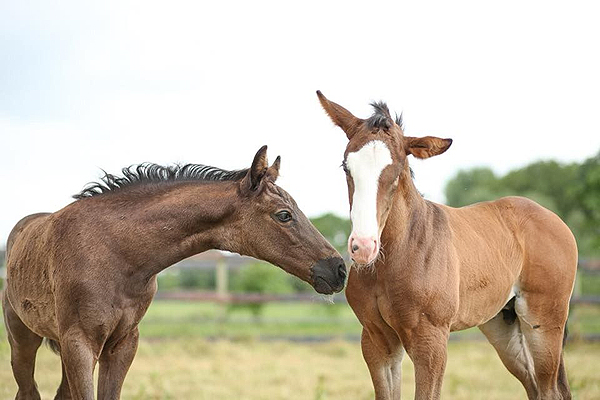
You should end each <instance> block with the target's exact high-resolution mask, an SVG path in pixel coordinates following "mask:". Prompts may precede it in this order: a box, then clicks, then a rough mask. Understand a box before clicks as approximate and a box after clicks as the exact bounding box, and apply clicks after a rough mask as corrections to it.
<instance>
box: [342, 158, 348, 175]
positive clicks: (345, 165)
mask: <svg viewBox="0 0 600 400" xmlns="http://www.w3.org/2000/svg"><path fill="white" fill-rule="evenodd" d="M342 169H343V170H344V172H345V173H346V174H350V170H349V169H348V164H346V160H344V161H343V162H342Z"/></svg>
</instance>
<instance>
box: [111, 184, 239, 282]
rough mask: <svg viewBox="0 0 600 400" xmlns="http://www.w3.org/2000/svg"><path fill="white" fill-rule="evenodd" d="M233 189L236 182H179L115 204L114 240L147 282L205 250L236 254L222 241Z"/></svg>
mask: <svg viewBox="0 0 600 400" xmlns="http://www.w3.org/2000/svg"><path fill="white" fill-rule="evenodd" d="M237 188H238V185H237V183H235V182H203V183H198V182H182V183H180V184H175V185H171V186H170V187H167V188H165V189H164V190H158V191H156V192H154V193H150V194H149V195H148V196H146V197H145V198H143V199H138V200H136V201H126V200H125V201H123V200H118V199H116V198H115V204H113V206H111V207H110V209H111V213H113V214H114V217H115V218H114V225H113V227H112V230H113V232H112V236H113V237H116V238H117V239H118V241H119V242H120V246H119V251H120V252H121V253H122V255H123V256H124V257H125V258H126V259H127V260H128V262H129V264H131V265H133V266H136V267H137V268H141V269H144V270H145V271H144V275H148V276H152V275H154V274H157V273H158V272H160V271H161V270H163V269H165V268H167V267H169V266H170V265H173V264H174V263H176V262H178V261H181V260H182V259H184V258H187V257H190V256H192V255H194V254H198V253H201V252H203V251H206V250H209V249H224V250H225V249H226V250H232V251H235V249H230V248H228V243H227V239H226V238H227V237H228V236H230V235H228V226H230V225H231V220H232V219H233V218H232V216H233V215H234V214H235V210H236V209H237V207H236V206H237V202H238V200H239V194H238V190H237ZM107 199H108V197H107ZM125 214H127V215H125ZM229 230H231V229H229Z"/></svg>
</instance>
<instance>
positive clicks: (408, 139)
mask: <svg viewBox="0 0 600 400" xmlns="http://www.w3.org/2000/svg"><path fill="white" fill-rule="evenodd" d="M404 140H405V142H404V143H405V144H404V149H405V150H406V154H407V155H408V154H412V155H413V156H415V157H417V158H429V157H433V156H437V155H439V154H442V153H443V152H445V151H446V150H448V148H449V147H450V145H451V144H452V139H440V138H438V137H435V136H425V137H421V138H417V137H412V136H405V137H404Z"/></svg>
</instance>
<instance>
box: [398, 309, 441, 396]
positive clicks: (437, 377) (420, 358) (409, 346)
mask: <svg viewBox="0 0 600 400" xmlns="http://www.w3.org/2000/svg"><path fill="white" fill-rule="evenodd" d="M449 334H450V329H449V327H436V326H433V325H432V324H431V323H430V322H429V321H427V320H426V321H422V322H421V323H420V324H419V325H417V327H415V328H414V329H412V330H410V331H405V332H403V333H402V335H401V336H402V342H403V343H404V347H405V349H406V352H407V353H408V355H409V357H410V359H411V360H412V362H413V364H414V366H415V385H416V387H415V400H437V399H439V398H440V396H441V392H442V381H443V379H444V370H445V369H446V359H447V346H448V335H449Z"/></svg>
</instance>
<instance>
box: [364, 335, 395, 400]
mask: <svg viewBox="0 0 600 400" xmlns="http://www.w3.org/2000/svg"><path fill="white" fill-rule="evenodd" d="M372 335H373V336H376V335H377V333H372V334H369V332H368V331H367V330H366V329H363V332H362V337H361V347H362V353H363V357H364V359H365V362H366V363H367V367H368V368H369V373H370V374H371V380H372V381H373V387H374V388H375V399H376V400H388V399H389V400H399V399H400V391H401V372H402V371H401V364H402V357H403V356H404V349H403V348H402V344H401V343H400V341H399V340H396V341H395V342H394V343H393V345H392V348H390V347H389V346H387V343H385V339H384V340H383V342H381V340H382V339H383V338H375V341H374V340H373V339H372ZM376 341H377V342H381V343H379V345H377V344H376ZM382 345H383V347H382Z"/></svg>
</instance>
